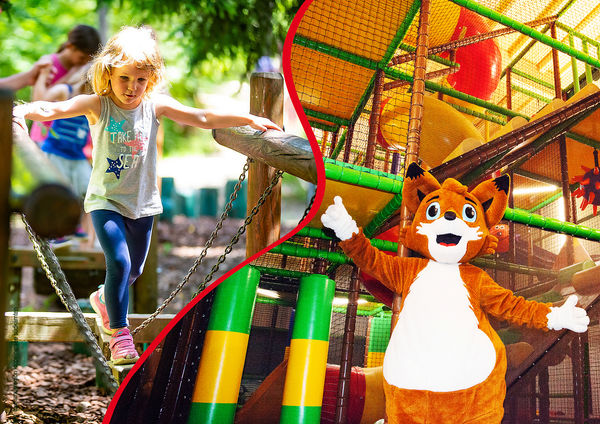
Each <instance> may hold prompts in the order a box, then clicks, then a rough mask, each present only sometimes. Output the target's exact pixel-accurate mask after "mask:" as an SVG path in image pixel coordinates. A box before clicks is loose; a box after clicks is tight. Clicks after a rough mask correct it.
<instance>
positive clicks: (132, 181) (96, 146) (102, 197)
mask: <svg viewBox="0 0 600 424" xmlns="http://www.w3.org/2000/svg"><path fill="white" fill-rule="evenodd" d="M100 104H101V109H100V117H99V118H98V122H97V123H96V124H95V125H90V131H91V134H92V142H93V149H92V167H93V169H92V176H91V178H90V183H89V185H88V189H87V194H86V196H85V201H84V209H85V211H86V212H88V213H89V212H91V211H94V210H99V209H107V210H111V211H115V212H118V213H120V214H121V215H123V216H125V217H127V218H132V219H137V218H142V217H146V216H152V215H157V214H160V213H161V212H162V204H161V201H160V194H159V191H158V181H157V175H156V155H157V153H156V149H157V148H156V133H157V130H158V125H159V122H158V120H157V119H156V113H155V110H154V103H153V102H152V101H151V100H147V99H144V100H143V101H142V103H140V105H139V106H138V107H137V108H135V109H132V110H126V109H121V108H120V107H118V106H117V105H115V104H114V102H113V101H112V100H111V99H110V97H108V96H100Z"/></svg>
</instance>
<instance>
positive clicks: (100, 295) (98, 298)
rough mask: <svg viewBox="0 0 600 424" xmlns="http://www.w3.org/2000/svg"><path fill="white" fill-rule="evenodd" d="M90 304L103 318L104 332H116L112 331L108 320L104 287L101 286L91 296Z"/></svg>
mask: <svg viewBox="0 0 600 424" xmlns="http://www.w3.org/2000/svg"><path fill="white" fill-rule="evenodd" d="M90 304H91V305H92V308H93V309H94V312H96V313H97V314H98V315H100V318H102V330H103V331H104V332H105V333H106V334H111V335H112V333H114V332H115V330H111V329H110V319H109V318H108V311H107V310H106V303H104V285H102V286H100V288H99V289H98V290H96V291H95V292H94V293H92V294H90Z"/></svg>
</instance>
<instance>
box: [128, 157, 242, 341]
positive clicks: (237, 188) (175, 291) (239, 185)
mask: <svg viewBox="0 0 600 424" xmlns="http://www.w3.org/2000/svg"><path fill="white" fill-rule="evenodd" d="M250 162H251V159H250V158H248V159H246V163H245V164H244V167H243V169H242V173H241V174H240V176H239V177H238V181H237V183H236V184H235V186H234V187H233V191H232V193H231V195H230V196H229V202H228V203H227V205H225V210H224V211H223V213H222V214H221V216H220V217H219V220H218V221H217V224H216V226H215V229H214V230H213V232H212V233H211V235H210V237H209V238H208V240H207V241H206V243H205V244H204V249H202V252H200V255H199V256H198V258H196V260H195V261H194V264H193V265H192V267H191V268H190V269H189V270H188V272H187V274H186V275H185V277H183V280H182V281H181V282H180V283H179V284H178V285H177V287H175V289H173V291H172V292H171V294H170V295H169V297H167V298H166V299H165V301H164V302H163V303H162V304H161V305H160V306H159V307H158V308H157V309H156V311H155V312H154V313H153V314H152V315H150V316H149V317H148V318H147V319H146V320H145V321H144V322H142V323H141V324H140V325H139V326H138V327H136V328H135V329H134V330H133V331H132V332H131V334H132V335H135V334H137V333H138V332H139V331H141V330H143V329H144V328H146V327H147V326H148V325H150V323H151V322H152V321H154V319H155V318H156V317H157V316H158V315H159V314H160V313H161V312H162V311H163V310H164V309H165V308H166V307H167V305H168V304H169V303H171V301H172V300H173V299H174V298H175V296H177V294H178V293H179V292H180V291H181V289H183V286H185V285H186V284H187V283H188V281H189V279H190V278H191V276H192V274H193V273H194V272H196V270H197V269H198V267H199V266H200V264H201V263H202V261H203V260H204V258H205V257H206V254H207V252H208V249H210V248H211V246H212V244H213V243H214V241H215V239H216V238H217V234H218V233H219V230H221V228H223V222H225V220H226V219H227V217H228V216H229V212H231V208H232V207H233V202H234V201H235V199H236V198H237V195H238V193H239V191H240V190H241V188H242V183H243V182H244V180H245V179H246V174H247V173H248V169H249V168H250Z"/></svg>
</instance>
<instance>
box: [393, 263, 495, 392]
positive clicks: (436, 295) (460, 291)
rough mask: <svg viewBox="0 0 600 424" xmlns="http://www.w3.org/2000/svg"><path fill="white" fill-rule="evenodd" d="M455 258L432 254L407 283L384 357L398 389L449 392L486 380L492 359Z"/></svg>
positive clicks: (493, 356) (488, 344) (493, 353)
mask: <svg viewBox="0 0 600 424" xmlns="http://www.w3.org/2000/svg"><path fill="white" fill-rule="evenodd" d="M478 326H479V323H478V321H477V318H476V317H475V314H474V313H473V310H472V308H471V302H470V300H469V293H468V291H467V289H466V287H465V285H464V283H463V281H462V279H461V276H460V272H459V265H458V264H442V263H438V262H435V261H433V260H430V261H429V263H428V264H427V266H426V267H425V268H424V269H423V270H422V271H421V272H420V273H419V274H418V275H417V277H416V279H415V281H414V282H413V284H412V285H411V287H410V289H409V292H408V294H407V295H406V299H405V301H404V306H403V308H402V311H401V313H400V317H399V319H398V323H397V324H396V327H395V328H394V331H393V333H392V337H391V338H390V342H389V345H388V348H387V350H386V352H385V357H384V361H383V375H384V377H385V379H386V381H387V382H388V383H389V384H391V385H393V386H396V387H399V388H401V389H412V390H430V391H435V392H451V391H456V390H462V389H466V388H469V387H473V386H475V385H476V384H478V383H481V382H482V381H484V380H485V379H486V378H487V377H488V376H489V375H490V373H491V372H492V370H493V368H494V365H495V363H496V352H495V351H494V346H493V344H492V341H491V340H490V338H489V337H488V336H487V335H486V334H485V333H484V332H483V331H481V330H480V329H479V328H478Z"/></svg>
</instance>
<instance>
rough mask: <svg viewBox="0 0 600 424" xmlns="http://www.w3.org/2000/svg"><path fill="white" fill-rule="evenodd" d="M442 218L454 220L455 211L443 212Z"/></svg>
mask: <svg viewBox="0 0 600 424" xmlns="http://www.w3.org/2000/svg"><path fill="white" fill-rule="evenodd" d="M444 218H446V219H447V220H448V221H454V220H455V219H456V213H455V212H452V211H446V212H444Z"/></svg>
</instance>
